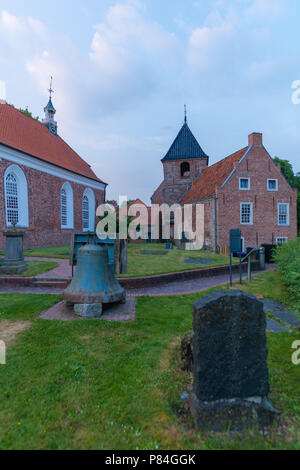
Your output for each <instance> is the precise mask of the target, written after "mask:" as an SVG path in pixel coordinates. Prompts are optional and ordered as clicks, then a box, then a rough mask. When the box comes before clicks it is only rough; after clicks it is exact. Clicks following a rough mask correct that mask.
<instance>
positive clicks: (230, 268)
mask: <svg viewBox="0 0 300 470" xmlns="http://www.w3.org/2000/svg"><path fill="white" fill-rule="evenodd" d="M229 273H230V287H232V253H231V250H230V265H229Z"/></svg>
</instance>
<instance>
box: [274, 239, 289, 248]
mask: <svg viewBox="0 0 300 470" xmlns="http://www.w3.org/2000/svg"><path fill="white" fill-rule="evenodd" d="M288 241H289V237H277V238H276V245H279V246H282V245H283V244H284V243H287V242H288Z"/></svg>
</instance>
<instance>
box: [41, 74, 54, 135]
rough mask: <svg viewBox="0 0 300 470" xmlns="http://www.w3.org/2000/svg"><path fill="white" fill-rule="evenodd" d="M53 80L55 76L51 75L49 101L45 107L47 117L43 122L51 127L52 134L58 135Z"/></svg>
mask: <svg viewBox="0 0 300 470" xmlns="http://www.w3.org/2000/svg"><path fill="white" fill-rule="evenodd" d="M52 81H53V77H51V82H50V88H49V93H50V97H49V101H48V104H47V106H45V108H44V111H45V119H43V124H45V126H46V127H47V128H48V129H49V131H50V132H51V134H53V135H57V122H56V121H55V120H54V116H55V114H56V109H55V108H54V106H53V103H52V94H53V89H52Z"/></svg>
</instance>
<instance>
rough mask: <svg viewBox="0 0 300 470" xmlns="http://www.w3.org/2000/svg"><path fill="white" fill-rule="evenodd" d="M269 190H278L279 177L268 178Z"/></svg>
mask: <svg viewBox="0 0 300 470" xmlns="http://www.w3.org/2000/svg"><path fill="white" fill-rule="evenodd" d="M268 191H278V180H277V179H270V178H269V179H268Z"/></svg>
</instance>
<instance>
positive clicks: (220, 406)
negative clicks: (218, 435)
mask: <svg viewBox="0 0 300 470" xmlns="http://www.w3.org/2000/svg"><path fill="white" fill-rule="evenodd" d="M189 403H190V409H191V413H192V415H193V417H194V420H195V423H196V427H197V429H198V430H206V431H215V432H221V431H228V430H230V431H243V430H246V429H249V428H253V427H258V428H260V429H264V428H267V427H269V426H271V425H272V424H273V422H274V419H275V417H276V416H278V415H279V414H280V413H279V412H278V411H276V410H275V408H273V406H272V405H271V403H270V402H269V401H268V399H267V398H263V397H250V398H233V399H224V400H217V401H212V402H204V401H199V400H197V398H196V396H195V395H194V394H191V395H190V399H189Z"/></svg>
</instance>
